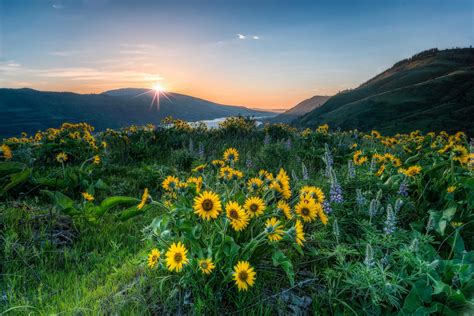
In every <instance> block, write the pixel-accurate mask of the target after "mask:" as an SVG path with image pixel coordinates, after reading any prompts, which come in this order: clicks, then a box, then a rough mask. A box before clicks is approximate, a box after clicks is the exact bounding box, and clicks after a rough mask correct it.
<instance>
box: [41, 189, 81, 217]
mask: <svg viewBox="0 0 474 316" xmlns="http://www.w3.org/2000/svg"><path fill="white" fill-rule="evenodd" d="M41 192H42V193H44V194H46V195H47V196H49V198H50V199H51V200H52V201H53V203H54V204H55V206H56V207H57V208H58V209H59V211H60V212H63V213H66V214H68V215H77V214H80V213H81V212H80V211H79V210H78V209H77V208H76V206H75V204H74V201H73V200H72V199H71V198H69V197H68V196H66V195H64V194H62V193H61V192H57V191H48V190H42V191H41Z"/></svg>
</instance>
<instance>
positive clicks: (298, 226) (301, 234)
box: [295, 219, 306, 247]
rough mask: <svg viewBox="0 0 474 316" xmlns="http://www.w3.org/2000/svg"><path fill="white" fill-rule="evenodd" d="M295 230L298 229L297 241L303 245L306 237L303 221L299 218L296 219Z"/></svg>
mask: <svg viewBox="0 0 474 316" xmlns="http://www.w3.org/2000/svg"><path fill="white" fill-rule="evenodd" d="M295 231H296V237H295V239H296V243H297V244H298V245H300V246H301V247H303V242H305V241H306V239H305V237H304V229H303V223H301V221H300V220H299V219H297V220H296V222H295Z"/></svg>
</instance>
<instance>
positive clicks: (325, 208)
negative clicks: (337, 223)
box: [323, 200, 332, 215]
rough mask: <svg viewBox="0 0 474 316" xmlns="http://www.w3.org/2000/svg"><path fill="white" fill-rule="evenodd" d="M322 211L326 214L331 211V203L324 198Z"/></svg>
mask: <svg viewBox="0 0 474 316" xmlns="http://www.w3.org/2000/svg"><path fill="white" fill-rule="evenodd" d="M323 211H324V213H326V214H328V215H329V214H331V213H332V208H331V203H329V201H328V200H324V202H323Z"/></svg>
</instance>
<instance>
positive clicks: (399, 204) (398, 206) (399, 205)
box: [393, 199, 403, 215]
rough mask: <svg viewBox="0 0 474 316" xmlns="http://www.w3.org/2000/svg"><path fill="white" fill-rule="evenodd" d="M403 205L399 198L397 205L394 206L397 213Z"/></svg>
mask: <svg viewBox="0 0 474 316" xmlns="http://www.w3.org/2000/svg"><path fill="white" fill-rule="evenodd" d="M402 206H403V201H402V200H401V199H397V200H396V201H395V206H394V208H393V211H394V212H395V215H396V214H397V213H398V212H399V211H400V209H401V208H402Z"/></svg>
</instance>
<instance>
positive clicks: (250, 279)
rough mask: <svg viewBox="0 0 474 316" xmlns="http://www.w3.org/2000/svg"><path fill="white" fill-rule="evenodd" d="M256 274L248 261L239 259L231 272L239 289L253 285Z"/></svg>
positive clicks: (244, 289)
mask: <svg viewBox="0 0 474 316" xmlns="http://www.w3.org/2000/svg"><path fill="white" fill-rule="evenodd" d="M256 274H257V273H255V271H254V269H253V268H252V267H251V266H250V263H249V262H248V261H239V262H238V263H237V264H236V265H235V266H234V272H233V273H232V275H233V278H234V281H235V284H236V285H237V287H238V289H239V291H247V290H248V287H249V286H253V285H254V283H255V276H256Z"/></svg>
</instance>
